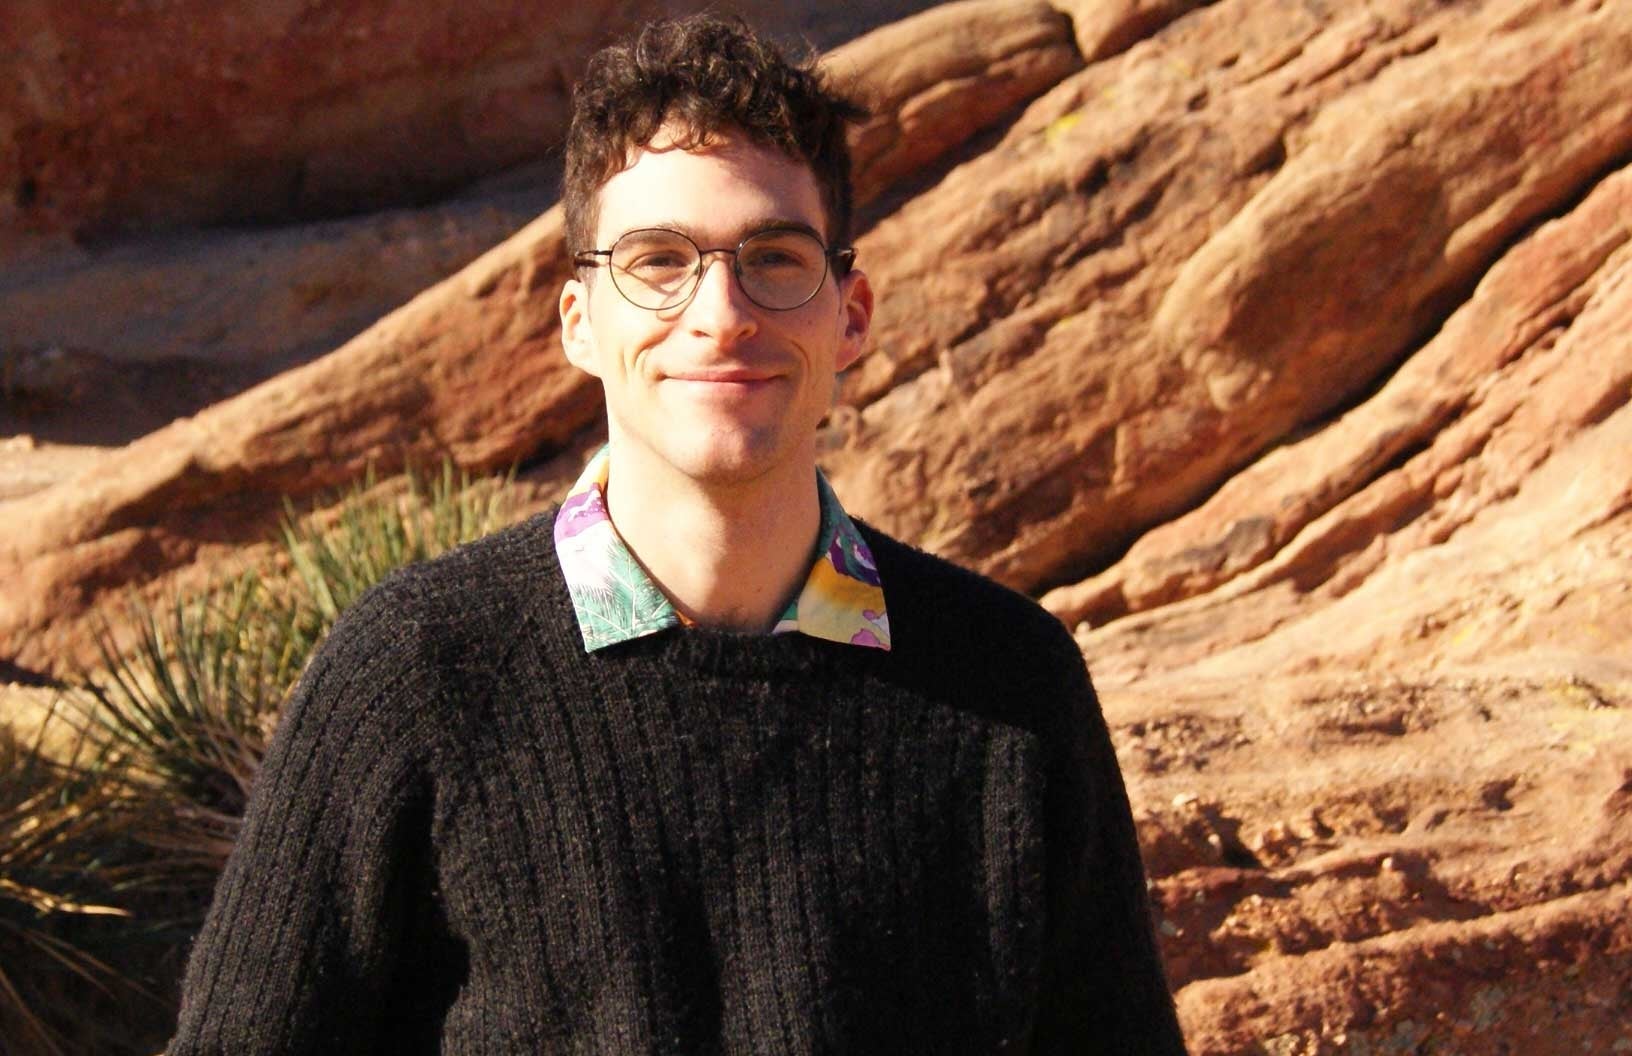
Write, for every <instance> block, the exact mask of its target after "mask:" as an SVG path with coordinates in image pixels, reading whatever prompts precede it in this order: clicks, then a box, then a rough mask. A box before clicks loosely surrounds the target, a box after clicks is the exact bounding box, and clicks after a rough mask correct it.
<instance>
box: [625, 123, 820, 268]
mask: <svg viewBox="0 0 1632 1056" xmlns="http://www.w3.org/2000/svg"><path fill="white" fill-rule="evenodd" d="M631 159H632V160H631V162H630V164H629V165H628V166H627V167H626V168H624V169H623V170H622V171H621V172H619V173H617V174H615V175H614V176H613V177H612V178H611V179H610V180H608V181H606V183H605V184H603V185H602V186H601V189H600V192H599V195H598V203H597V204H598V209H597V213H598V216H597V218H596V225H595V230H596V244H597V245H602V246H604V245H607V244H609V242H610V240H612V239H615V238H616V237H617V236H618V235H620V234H622V233H623V232H625V231H632V230H634V229H636V228H640V227H675V228H679V229H681V230H684V231H686V232H687V233H688V234H692V235H693V237H698V236H701V237H702V238H703V239H706V240H707V241H710V242H712V241H714V240H720V242H721V244H723V243H724V242H727V241H734V240H736V239H738V238H741V237H742V235H744V234H746V233H747V232H748V231H751V230H753V229H754V228H757V227H762V226H764V225H765V224H767V223H772V222H789V221H792V222H796V223H803V224H806V225H808V226H810V227H812V228H814V229H815V230H817V231H825V230H826V229H827V224H826V222H825V212H824V209H823V206H822V195H821V191H820V189H819V188H818V186H817V184H816V177H815V175H814V174H812V173H811V171H810V166H808V165H806V164H805V163H804V162H801V161H797V160H795V159H793V158H790V157H789V156H788V155H786V154H784V153H782V152H781V151H779V150H776V149H774V148H771V147H764V146H761V145H759V144H757V143H754V142H752V141H750V140H748V139H746V138H744V137H741V136H736V135H729V134H722V135H719V136H716V137H714V138H713V139H712V140H711V141H710V142H709V143H707V144H706V145H704V146H701V147H698V148H697V149H694V150H686V149H683V148H681V147H678V146H674V145H672V143H671V142H670V141H669V140H668V139H667V138H666V137H665V136H663V135H661V134H660V135H659V137H658V138H657V139H655V140H653V142H652V143H651V144H649V145H647V146H645V147H641V148H637V149H635V150H634V151H632V152H631Z"/></svg>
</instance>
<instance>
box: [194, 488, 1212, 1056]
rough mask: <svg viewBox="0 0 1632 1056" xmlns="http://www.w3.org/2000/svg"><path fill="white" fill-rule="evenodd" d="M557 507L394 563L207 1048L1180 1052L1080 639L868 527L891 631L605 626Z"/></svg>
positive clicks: (313, 690) (231, 903) (324, 714)
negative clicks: (881, 641) (597, 645)
mask: <svg viewBox="0 0 1632 1056" xmlns="http://www.w3.org/2000/svg"><path fill="white" fill-rule="evenodd" d="M550 524H551V520H550V518H549V516H548V515H545V516H541V517H537V518H534V519H533V520H531V521H529V522H527V523H525V524H523V525H520V526H518V527H516V528H513V529H510V530H508V531H505V532H503V533H500V534H498V535H496V536H493V537H490V538H488V539H486V540H483V541H482V542H479V543H476V544H473V545H471V546H469V547H465V548H463V549H461V550H459V551H456V552H454V553H453V554H450V555H448V556H446V557H444V558H442V559H439V560H437V561H434V562H431V563H429V564H426V565H422V566H419V567H417V568H413V569H410V570H407V571H405V572H403V573H400V574H398V575H396V576H394V577H393V578H391V579H390V580H389V581H388V582H387V583H386V584H384V585H382V586H381V587H380V588H378V589H376V590H375V591H373V592H371V593H370V594H369V595H368V596H367V597H366V598H365V599H364V600H362V601H361V602H359V603H358V604H357V605H356V606H354V607H353V608H352V609H351V610H350V611H348V612H347V613H346V614H345V615H344V617H343V618H342V619H341V620H340V622H339V624H338V625H337V626H336V627H335V629H334V631H333V633H332V634H331V635H330V637H329V639H328V641H327V643H326V644H325V645H324V647H323V648H322V649H321V650H320V651H319V654H318V656H317V657H316V658H315V659H314V660H313V662H312V664H311V667H310V669H309V670H308V671H307V673H306V675H305V677H304V678H303V679H302V681H301V684H300V686H299V688H298V689H297V691H296V693H295V695H294V697H293V698H292V699H291V701H290V703H289V706H288V708H287V709H286V711H285V714H284V716H283V719H282V722H281V725H280V727H279V729H278V732H277V735H276V736H275V737H274V739H273V743H272V747H271V750H270V753H269V754H268V756H267V759H266V762H265V766H264V768H263V770H262V773H261V777H260V779H259V781H258V782H257V784H256V787H255V791H254V795H253V797H252V800H251V803H250V808H249V812H248V816H247V818H246V820H245V823H244V827H243V831H242V834H241V836H240V837H239V840H238V843H237V846H236V848H235V850H234V851H233V854H232V857H231V860H230V861H229V862H228V865H227V868H226V871H225V873H224V874H223V875H222V878H221V881H220V885H219V887H218V888H217V890H216V895H215V902H214V905H213V906H212V908H211V910H210V914H209V918H208V920H207V922H206V924H205V926H204V930H203V932H202V933H201V935H200V936H199V939H198V943H197V945H196V947H195V948H194V950H193V954H192V959H191V962H190V964H189V967H188V973H187V980H186V986H185V993H184V1001H183V1007H182V1012H181V1019H180V1024H179V1028H178V1034H177V1036H176V1038H175V1040H174V1042H173V1043H172V1045H171V1048H170V1053H171V1056H193V1054H197V1053H220V1054H226V1053H231V1054H234V1056H238V1054H254V1053H281V1054H292V1053H344V1054H360V1053H376V1052H377V1053H391V1054H409V1053H426V1052H444V1053H459V1054H465V1053H469V1054H477V1053H484V1054H504V1056H520V1054H536V1053H558V1052H559V1053H608V1054H613V1053H615V1054H628V1053H647V1052H674V1053H712V1052H731V1053H864V1052H878V1053H913V1052H923V1053H963V1052H968V1053H988V1052H998V1051H1019V1052H1070V1053H1110V1054H1117V1056H1123V1054H1138V1053H1163V1054H1167V1053H1180V1052H1182V1051H1183V1045H1182V1042H1181V1041H1180V1038H1179V1031H1178V1027H1177V1024H1176V1021H1175V1018H1174V1015H1173V1009H1172V1004H1171V1001H1170V999H1169V997H1168V993H1167V989H1166V986H1165V983H1164V980H1163V975H1162V970H1161V965H1160V961H1159V958H1158V955H1157V953H1156V949H1155V946H1154V943H1153V940H1152V936H1151V930H1150V926H1149V918H1148V913H1147V909H1146V900H1145V885H1144V876H1143V871H1142V868H1141V866H1140V862H1139V856H1138V848H1137V845H1136V843H1135V841H1134V832H1133V826H1132V822H1131V819H1130V815H1129V811H1128V803H1127V799H1126V796H1125V794H1124V792H1123V786H1122V780H1121V776H1120V774H1119V773H1118V770H1117V766H1116V759H1115V756H1114V755H1113V753H1112V750H1111V744H1110V740H1109V738H1108V736H1107V732H1106V728H1105V724H1104V721H1103V719H1102V718H1101V716H1100V713H1099V708H1098V705H1097V703H1096V701H1095V699H1094V695H1093V691H1092V689H1091V688H1090V687H1089V684H1088V680H1087V678H1086V674H1085V671H1084V669H1083V664H1082V658H1081V656H1080V655H1079V653H1078V652H1077V650H1076V648H1075V646H1074V644H1073V643H1072V641H1071V638H1070V636H1069V635H1067V634H1066V633H1065V632H1064V630H1063V628H1061V627H1060V625H1059V624H1058V623H1057V622H1055V621H1054V620H1053V619H1052V618H1050V617H1049V616H1048V615H1047V614H1046V613H1045V612H1043V611H1042V610H1041V609H1039V608H1038V607H1037V606H1036V605H1034V604H1033V603H1032V602H1030V601H1028V600H1026V599H1025V598H1023V597H1021V596H1019V595H1017V594H1014V593H1011V592H1010V591H1007V590H1005V589H1003V588H1001V587H998V586H996V585H994V584H992V583H990V582H989V581H987V580H984V579H981V578H979V577H977V576H975V575H973V574H971V573H968V572H965V571H962V570H960V569H958V568H955V567H954V566H952V565H949V564H947V563H945V562H943V561H940V560H938V559H936V558H933V557H930V556H928V555H926V554H923V553H920V552H917V551H915V550H912V549H910V548H908V547H906V546H903V545H902V544H900V543H897V542H895V541H893V540H891V539H889V538H888V537H886V536H883V535H881V534H879V533H878V532H876V531H874V530H871V529H865V528H864V533H865V535H866V538H867V542H868V544H869V545H870V546H871V547H872V551H873V554H874V556H875V558H876V559H877V562H878V566H879V572H880V575H881V576H882V578H883V581H884V584H885V590H886V591H887V598H888V604H889V611H890V623H891V629H892V631H893V634H894V648H893V650H892V651H890V652H882V651H879V650H873V649H858V648H855V647H852V646H845V645H838V644H834V643H831V642H825V641H821V640H817V639H813V638H808V637H806V636H804V635H799V634H786V635H778V636H748V635H737V634H728V633H722V632H716V631H710V630H703V629H690V630H682V629H675V630H670V631H665V632H663V633H661V634H657V635H653V636H651V637H647V638H641V639H637V640H635V641H631V642H626V643H623V644H621V645H617V646H613V647H611V648H608V649H604V650H601V651H598V652H595V653H593V654H586V653H585V652H584V649H583V645H582V641H581V639H580V637H579V634H578V630H577V625H576V623H575V622H574V617H573V610H572V603H571V601H570V599H569V598H568V595H567V591H566V587H565V584H564V583H563V581H562V578H561V574H560V571H559V569H558V568H557V566H556V562H555V551H554V547H553V546H552V544H551V536H550Z"/></svg>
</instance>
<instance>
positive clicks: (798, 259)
mask: <svg viewBox="0 0 1632 1056" xmlns="http://www.w3.org/2000/svg"><path fill="white" fill-rule="evenodd" d="M821 253H822V250H821V244H820V243H818V242H817V241H816V240H815V239H813V238H811V237H810V236H809V235H805V234H802V233H800V232H797V231H789V232H770V233H767V234H764V235H757V236H755V237H754V238H751V239H749V240H748V243H747V244H746V245H744V246H743V247H742V254H741V256H742V266H743V267H744V268H746V269H748V270H751V271H784V270H792V271H803V270H808V269H810V268H812V267H819V266H820V260H821Z"/></svg>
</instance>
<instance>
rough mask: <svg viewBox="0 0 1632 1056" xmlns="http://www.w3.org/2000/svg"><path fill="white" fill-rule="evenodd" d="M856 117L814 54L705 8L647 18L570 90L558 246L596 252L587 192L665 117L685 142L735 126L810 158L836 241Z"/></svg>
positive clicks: (593, 206) (594, 60) (846, 202)
mask: <svg viewBox="0 0 1632 1056" xmlns="http://www.w3.org/2000/svg"><path fill="white" fill-rule="evenodd" d="M866 116H867V111H866V110H864V109H863V108H862V107H860V106H858V105H857V104H856V103H854V102H852V101H851V100H849V99H846V98H845V97H843V96H842V95H840V94H839V93H838V92H837V91H835V90H833V89H832V88H831V87H830V86H829V85H828V83H827V82H826V80H825V79H824V77H823V76H822V74H821V72H820V71H819V70H818V69H817V68H816V65H815V57H814V56H813V55H812V56H806V57H805V58H804V59H803V60H802V61H800V62H797V63H795V62H790V61H789V60H788V59H787V58H786V57H785V56H784V55H783V54H782V52H781V51H780V50H779V49H778V48H777V47H776V46H775V45H774V44H771V43H769V42H768V41H764V40H761V39H759V38H758V37H757V36H755V35H754V32H753V31H752V30H751V29H749V28H748V27H747V25H745V24H744V23H743V22H741V21H740V20H734V21H724V20H722V19H720V18H717V17H715V16H712V15H706V14H704V15H692V16H690V17H687V18H682V19H664V20H662V21H657V22H652V23H649V24H648V25H646V26H645V27H644V28H642V29H641V31H640V32H639V33H638V34H637V35H635V36H634V37H633V38H632V39H630V40H626V41H624V42H622V43H617V44H612V45H609V46H608V47H606V48H603V49H601V50H600V51H599V52H597V53H596V54H595V55H594V56H593V57H591V58H590V60H589V65H588V67H587V68H586V69H585V70H584V75H583V77H582V78H581V79H580V80H579V81H578V85H577V87H576V88H575V89H574V91H573V96H572V125H571V127H570V128H569V129H568V131H567V171H566V179H565V193H564V195H563V198H564V200H565V205H566V214H567V215H566V225H567V245H568V247H569V249H571V250H572V251H573V252H577V251H579V250H585V249H593V248H595V247H594V246H593V245H592V244H591V243H592V240H593V239H594V237H595V224H596V220H597V201H596V195H597V193H598V192H599V191H600V189H601V187H602V186H604V185H605V183H606V181H608V180H610V179H611V178H612V177H613V176H615V175H617V174H618V173H619V172H621V171H623V169H624V168H626V167H627V166H628V164H629V157H630V153H631V151H632V150H634V149H635V148H638V147H642V146H645V145H646V144H647V143H650V142H651V141H652V138H653V137H654V136H656V135H657V133H658V131H659V130H660V129H662V128H663V127H664V126H665V125H666V124H667V125H669V126H670V127H671V128H672V129H673V130H674V131H675V133H676V137H675V138H676V143H677V145H678V146H680V147H681V148H683V149H687V150H692V149H696V148H697V147H699V146H702V145H704V144H707V143H708V142H709V141H710V140H711V139H713V137H715V136H717V135H719V134H720V133H721V132H726V131H737V132H741V133H743V134H745V135H746V136H747V137H748V138H749V139H750V140H751V141H753V142H755V143H759V144H762V145H764V146H768V147H773V148H775V149H777V150H781V151H782V152H783V153H785V154H787V155H788V156H789V157H791V158H794V159H795V160H798V161H803V162H805V163H806V164H808V165H809V166H810V170H811V173H812V174H813V175H814V176H815V177H816V185H817V187H818V188H820V190H821V193H822V200H823V204H824V205H825V206H826V208H827V222H828V232H827V237H828V238H829V239H830V240H831V241H832V243H833V244H835V245H842V244H843V242H844V240H845V239H846V238H847V237H848V235H849V230H850V209H851V203H850V198H851V191H850V149H849V147H848V145H847V144H846V143H845V126H846V124H847V123H849V122H853V121H858V120H860V119H861V118H864V117H866Z"/></svg>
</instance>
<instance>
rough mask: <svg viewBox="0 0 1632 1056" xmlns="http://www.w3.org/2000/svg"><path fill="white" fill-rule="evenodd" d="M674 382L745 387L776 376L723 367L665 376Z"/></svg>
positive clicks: (674, 372) (739, 368) (763, 372)
mask: <svg viewBox="0 0 1632 1056" xmlns="http://www.w3.org/2000/svg"><path fill="white" fill-rule="evenodd" d="M666 376H667V377H668V378H670V379H671V380H674V381H694V382H705V383H709V384H715V385H728V384H729V385H747V384H753V383H755V382H761V381H770V380H771V379H773V378H775V377H777V375H776V374H774V373H771V372H770V371H765V370H750V369H748V368H746V367H725V368H719V369H712V370H677V371H673V372H672V373H669V374H668V375H666Z"/></svg>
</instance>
